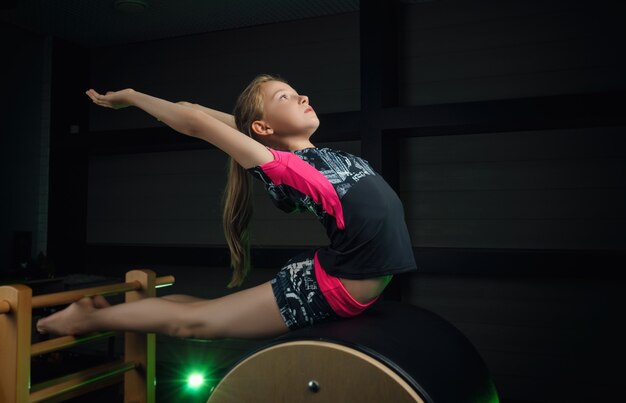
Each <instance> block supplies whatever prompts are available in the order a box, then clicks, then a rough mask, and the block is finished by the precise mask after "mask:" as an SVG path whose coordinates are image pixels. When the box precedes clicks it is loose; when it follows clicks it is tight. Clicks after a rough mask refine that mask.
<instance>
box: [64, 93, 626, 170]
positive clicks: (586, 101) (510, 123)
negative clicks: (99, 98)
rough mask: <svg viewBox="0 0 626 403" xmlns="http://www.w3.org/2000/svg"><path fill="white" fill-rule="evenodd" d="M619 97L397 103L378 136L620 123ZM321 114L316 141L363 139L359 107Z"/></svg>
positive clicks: (98, 143)
mask: <svg viewBox="0 0 626 403" xmlns="http://www.w3.org/2000/svg"><path fill="white" fill-rule="evenodd" d="M623 99H626V92H624V91H620V92H607V93H593V94H567V95H553V96H545V97H531V98H520V99H502V100H489V101H476V102H461V103H451V104H441V105H422V106H396V107H387V108H381V109H380V111H379V112H378V117H377V124H378V125H379V127H378V129H379V130H378V132H379V133H380V134H381V136H382V137H390V136H396V137H397V136H401V137H417V136H445V135H456V134H476V133H494V132H510V131H519V130H549V129H568V128H583V127H603V126H621V125H625V124H626V115H624V113H623V111H622V110H621V109H620V105H621V103H620V101H621V100H623ZM319 116H320V121H321V125H320V128H319V129H318V131H317V132H316V133H315V137H314V140H315V142H316V143H317V142H322V143H323V142H333V141H353V140H360V139H361V137H362V132H360V130H361V129H362V126H361V119H363V117H362V115H361V113H360V112H339V113H327V114H320V115H319ZM369 134H370V135H371V134H372V133H369ZM370 141H372V142H375V141H377V140H376V137H372V139H370ZM382 141H383V140H381V143H382ZM59 142H60V143H61V144H59V146H61V147H68V148H74V147H87V148H88V149H89V151H90V153H91V154H120V153H141V152H151V151H171V150H188V149H202V148H212V147H213V146H211V145H210V144H208V143H206V142H204V141H201V140H198V139H194V138H191V137H187V136H184V135H181V134H179V133H176V132H175V131H174V130H172V129H170V128H169V127H155V128H147V129H128V130H113V131H101V132H91V133H81V134H73V135H72V134H68V135H66V136H64V137H63V138H62V139H59ZM368 144H369V143H368ZM374 151H376V150H374ZM383 168H385V166H384V167H383Z"/></svg>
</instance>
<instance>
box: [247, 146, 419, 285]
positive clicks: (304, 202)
mask: <svg viewBox="0 0 626 403" xmlns="http://www.w3.org/2000/svg"><path fill="white" fill-rule="evenodd" d="M269 150H270V151H271V152H272V154H273V155H274V160H273V161H270V162H267V163H265V164H262V165H260V166H256V167H253V168H250V169H248V172H250V173H251V174H252V175H253V176H254V177H256V178H258V179H260V180H262V181H263V183H264V184H265V188H266V190H267V192H268V193H269V195H270V198H271V199H272V201H273V202H274V204H275V205H276V206H278V207H279V208H280V209H282V210H284V211H286V212H295V211H310V212H312V213H313V214H315V215H316V216H317V218H318V219H319V221H320V222H321V223H322V224H323V225H324V227H325V228H326V234H327V235H328V238H329V239H330V244H329V245H328V246H325V247H322V248H320V249H318V251H317V257H318V259H319V262H320V264H321V266H322V267H323V268H324V269H325V270H326V272H327V273H328V274H330V275H332V276H336V277H342V278H351V279H363V278H370V277H378V276H383V275H387V274H398V273H404V272H408V271H413V270H416V265H415V258H414V256H413V248H412V246H411V240H410V238H409V232H408V229H407V227H406V223H405V221H404V209H403V206H402V202H401V201H400V199H399V198H398V195H397V194H396V193H395V191H394V190H393V189H392V188H391V187H390V186H389V185H388V184H387V182H385V180H384V179H383V178H382V176H380V175H379V174H378V173H376V172H375V171H374V170H373V169H372V167H371V166H370V165H369V163H368V162H367V161H366V160H364V159H362V158H360V157H357V156H355V155H352V154H349V153H347V152H343V151H339V150H333V149H330V148H305V149H302V150H297V151H293V152H289V151H277V150H273V149H269Z"/></svg>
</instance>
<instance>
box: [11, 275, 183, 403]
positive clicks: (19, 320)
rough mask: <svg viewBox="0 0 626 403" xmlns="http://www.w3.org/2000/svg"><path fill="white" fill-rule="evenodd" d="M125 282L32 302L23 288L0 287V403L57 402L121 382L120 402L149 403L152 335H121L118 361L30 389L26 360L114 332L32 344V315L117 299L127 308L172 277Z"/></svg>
mask: <svg viewBox="0 0 626 403" xmlns="http://www.w3.org/2000/svg"><path fill="white" fill-rule="evenodd" d="M125 280H126V282H124V283H118V284H110V285H104V286H100V287H92V288H85V289H80V290H72V291H64V292H59V293H55V294H46V295H40V296H35V297H33V296H32V290H31V289H30V288H29V287H27V286H25V285H23V284H15V285H9V286H2V287H0V357H2V360H1V361H0V402H3V403H12V402H16V403H23V402H43V401H61V400H65V399H69V398H72V397H75V396H79V395H81V394H84V393H87V392H90V391H93V390H97V389H100V388H104V387H106V386H109V385H113V384H115V383H118V382H122V381H123V382H124V401H125V402H139V403H142V402H154V401H155V382H154V378H155V351H154V349H155V338H154V337H155V336H154V334H153V333H148V334H145V333H132V332H127V333H125V335H124V357H123V359H122V360H119V361H117V362H110V363H106V364H103V365H98V366H95V367H91V368H88V369H85V370H82V371H80V372H77V373H74V374H70V375H65V376H61V377H59V378H56V379H53V380H49V381H45V382H42V383H40V384H36V385H32V386H31V385H30V364H31V357H33V356H38V355H40V354H46V353H50V352H53V351H58V350H62V349H66V348H70V347H72V346H76V345H78V344H83V343H86V342H90V341H93V340H100V339H103V338H108V337H112V336H114V335H115V333H114V332H101V333H95V334H91V335H87V336H84V337H73V336H65V337H57V338H54V339H50V340H46V341H43V342H39V343H35V344H32V342H31V332H32V329H31V326H32V310H33V309H37V308H44V307H50V306H56V305H64V304H69V303H71V302H74V301H77V300H79V299H81V298H83V297H87V296H94V295H113V294H120V293H125V294H126V296H125V301H126V302H131V301H136V300H139V299H142V298H148V297H154V296H156V288H157V287H165V286H168V285H171V284H173V283H174V277H173V276H164V277H158V278H157V277H156V275H155V273H154V272H153V271H151V270H131V271H129V272H127V273H126V278H125Z"/></svg>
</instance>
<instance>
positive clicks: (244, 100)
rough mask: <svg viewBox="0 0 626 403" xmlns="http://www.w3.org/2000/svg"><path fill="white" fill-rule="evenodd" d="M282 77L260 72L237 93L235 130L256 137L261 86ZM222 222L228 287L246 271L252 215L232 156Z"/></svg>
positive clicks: (244, 179) (245, 182)
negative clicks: (229, 271) (229, 276)
mask: <svg viewBox="0 0 626 403" xmlns="http://www.w3.org/2000/svg"><path fill="white" fill-rule="evenodd" d="M268 81H282V82H285V80H283V79H282V78H279V77H276V76H271V75H268V74H261V75H259V76H257V77H256V78H255V79H254V80H252V82H251V83H250V84H248V86H247V87H246V89H245V90H243V92H242V93H241V94H240V95H239V98H238V99H237V103H236V104H235V108H234V110H233V115H234V116H235V123H236V125H237V129H238V130H239V131H240V132H242V133H244V134H247V135H248V136H250V137H252V138H255V139H256V140H259V139H258V138H257V137H255V135H254V132H253V131H252V122H254V121H255V120H260V119H263V93H262V92H261V85H262V84H263V83H266V82H268ZM223 204H224V213H223V217H222V225H223V228H224V235H225V237H226V242H227V243H228V249H229V250H230V267H232V269H233V276H232V279H231V281H230V283H229V284H228V287H229V288H232V287H238V286H240V285H241V284H242V283H243V280H244V279H245V278H246V276H247V275H248V273H249V272H250V231H249V225H250V219H251V218H252V211H253V209H252V182H251V181H250V175H249V174H248V172H246V170H245V169H244V168H243V167H242V166H241V165H239V164H238V163H237V162H236V161H235V160H234V159H232V158H230V161H229V163H228V180H227V182H226V188H225V190H224V199H223Z"/></svg>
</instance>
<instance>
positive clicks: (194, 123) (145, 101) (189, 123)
mask: <svg viewBox="0 0 626 403" xmlns="http://www.w3.org/2000/svg"><path fill="white" fill-rule="evenodd" d="M86 93H87V95H88V96H89V97H90V98H91V99H92V100H93V102H94V103H95V104H97V105H100V106H103V107H107V108H113V109H120V108H124V107H127V106H135V107H137V108H140V109H142V110H144V111H145V112H147V113H149V114H150V115H152V116H154V117H155V118H157V119H158V120H160V121H162V122H163V123H165V124H166V125H168V126H170V127H171V128H172V129H174V130H176V131H177V132H179V133H182V134H186V135H188V136H192V137H197V138H200V139H202V140H205V141H207V142H209V143H211V144H213V145H214V146H216V147H217V148H219V149H221V150H222V151H224V152H225V153H227V154H228V155H230V156H231V157H232V158H233V159H234V160H235V161H237V162H238V163H239V165H241V166H242V167H243V168H246V169H247V168H251V167H253V166H256V165H262V164H264V163H266V162H269V161H272V160H273V159H274V157H273V155H272V153H271V152H270V151H269V150H268V149H267V148H266V147H265V146H264V145H262V144H261V143H259V142H258V141H256V140H254V139H252V138H251V137H249V136H247V135H245V134H243V133H241V132H239V131H237V130H235V129H233V128H232V127H231V126H229V125H228V124H226V123H224V122H221V121H220V120H218V119H216V118H215V117H213V116H210V115H209V114H207V113H205V112H203V111H200V110H197V109H195V108H190V107H187V106H184V105H181V104H176V103H173V102H170V101H166V100H164V99H160V98H157V97H153V96H151V95H148V94H144V93H141V92H139V91H135V90H133V89H130V88H128V89H125V90H122V91H116V92H107V93H106V94H105V95H102V94H99V93H97V92H96V91H95V90H93V89H91V90H89V91H87V92H86Z"/></svg>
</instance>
